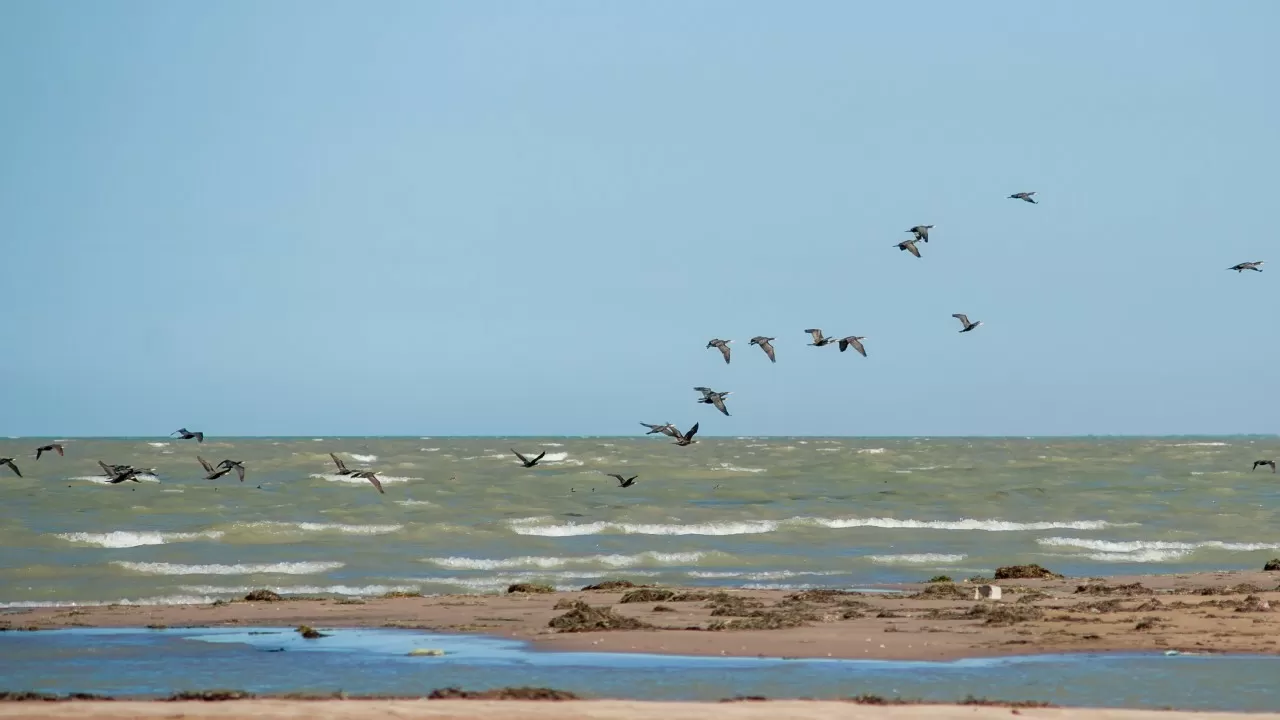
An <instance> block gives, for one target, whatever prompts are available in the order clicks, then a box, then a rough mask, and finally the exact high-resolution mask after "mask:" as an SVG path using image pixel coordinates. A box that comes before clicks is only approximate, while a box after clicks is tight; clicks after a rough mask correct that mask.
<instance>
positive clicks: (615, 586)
mask: <svg viewBox="0 0 1280 720" xmlns="http://www.w3.org/2000/svg"><path fill="white" fill-rule="evenodd" d="M633 587H639V586H638V585H636V584H635V583H633V582H631V581H630V580H605V581H604V582H602V583H596V584H595V585H588V586H586V587H584V588H582V590H583V592H588V591H597V592H611V591H614V590H629V589H631V588H633Z"/></svg>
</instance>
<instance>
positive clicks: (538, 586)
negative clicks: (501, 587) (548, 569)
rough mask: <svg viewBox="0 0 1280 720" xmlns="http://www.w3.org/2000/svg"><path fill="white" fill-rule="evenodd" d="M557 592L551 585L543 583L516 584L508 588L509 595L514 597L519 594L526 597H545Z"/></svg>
mask: <svg viewBox="0 0 1280 720" xmlns="http://www.w3.org/2000/svg"><path fill="white" fill-rule="evenodd" d="M555 591H556V589H555V588H553V587H551V586H550V585H543V584H542V583H516V584H514V585H508V586H507V594H508V595H514V594H517V593H523V594H525V595H545V594H547V593H553V592H555Z"/></svg>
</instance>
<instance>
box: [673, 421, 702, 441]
mask: <svg viewBox="0 0 1280 720" xmlns="http://www.w3.org/2000/svg"><path fill="white" fill-rule="evenodd" d="M698 425H699V423H694V424H693V427H691V428H689V432H687V433H682V432H680V431H679V430H676V435H675V438H676V442H675V444H676V445H679V446H680V447H686V446H689V445H692V444H694V443H696V442H698V441H697V440H694V439H693V436H694V435H697V434H698Z"/></svg>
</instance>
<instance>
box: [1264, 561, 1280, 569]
mask: <svg viewBox="0 0 1280 720" xmlns="http://www.w3.org/2000/svg"><path fill="white" fill-rule="evenodd" d="M1262 569H1263V570H1264V571H1266V572H1280V558H1273V559H1271V560H1268V561H1267V564H1266V565H1263V566H1262Z"/></svg>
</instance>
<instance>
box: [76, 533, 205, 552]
mask: <svg viewBox="0 0 1280 720" xmlns="http://www.w3.org/2000/svg"><path fill="white" fill-rule="evenodd" d="M222 535H223V533H222V532H221V531H219V530H207V531H205V532H194V533H162V532H147V531H133V530H114V531H112V532H108V533H87V532H77V533H58V534H57V535H56V536H55V537H58V538H61V539H63V540H66V541H67V542H74V543H85V544H87V545H97V546H98V547H104V548H131V547H140V546H142V545H164V544H166V543H171V542H182V541H184V540H217V539H218V538H220V537H222Z"/></svg>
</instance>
